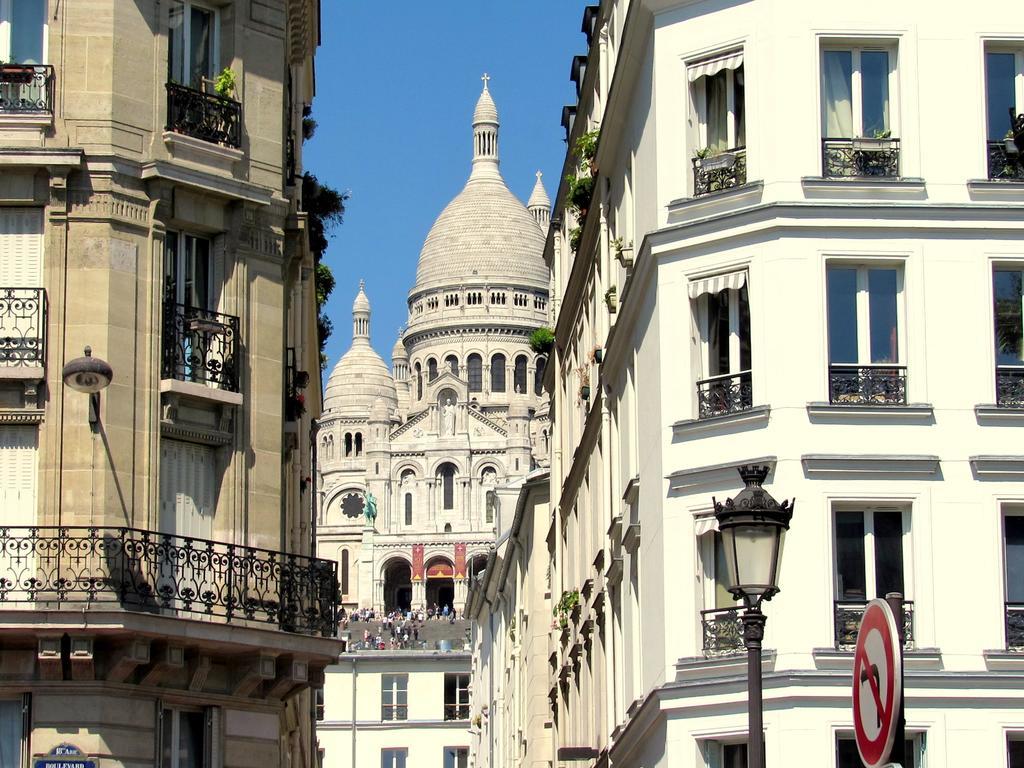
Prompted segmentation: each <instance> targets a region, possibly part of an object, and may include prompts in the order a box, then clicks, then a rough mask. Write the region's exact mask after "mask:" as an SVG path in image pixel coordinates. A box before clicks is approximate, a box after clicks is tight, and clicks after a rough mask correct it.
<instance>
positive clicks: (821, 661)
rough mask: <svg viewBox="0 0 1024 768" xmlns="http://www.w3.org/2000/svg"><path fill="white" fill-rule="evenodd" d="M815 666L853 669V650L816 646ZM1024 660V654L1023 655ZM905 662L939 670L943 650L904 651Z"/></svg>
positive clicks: (915, 667) (919, 649)
mask: <svg viewBox="0 0 1024 768" xmlns="http://www.w3.org/2000/svg"><path fill="white" fill-rule="evenodd" d="M811 656H812V657H813V658H814V666H815V668H817V669H845V670H852V669H853V650H852V649H851V650H848V651H843V650H836V649H835V648H815V649H814V650H813V651H811ZM1021 661H1022V662H1024V654H1022V655H1021ZM903 663H904V666H905V668H906V669H921V670H938V669H942V652H941V651H940V650H939V649H938V648H914V649H911V650H905V651H903Z"/></svg>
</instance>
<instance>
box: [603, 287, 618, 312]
mask: <svg viewBox="0 0 1024 768" xmlns="http://www.w3.org/2000/svg"><path fill="white" fill-rule="evenodd" d="M604 303H605V306H607V307H608V311H609V312H611V313H612V314H613V315H614V314H615V312H616V310H617V309H618V308H619V289H618V288H617V287H616V286H614V285H611V286H609V287H608V290H607V291H605V292H604Z"/></svg>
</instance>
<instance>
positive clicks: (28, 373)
mask: <svg viewBox="0 0 1024 768" xmlns="http://www.w3.org/2000/svg"><path fill="white" fill-rule="evenodd" d="M45 378H46V369H45V368H43V366H41V365H4V366H0V379H2V380H7V381H12V380H13V381H43V380H44V379H45Z"/></svg>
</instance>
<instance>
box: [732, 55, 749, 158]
mask: <svg viewBox="0 0 1024 768" xmlns="http://www.w3.org/2000/svg"><path fill="white" fill-rule="evenodd" d="M744 98H745V93H744V90H743V67H742V65H741V66H740V68H739V69H737V70H736V71H735V72H733V117H734V119H735V120H736V146H737V147H742V146H745V145H746V143H747V105H746V104H745V103H744V101H743V99H744Z"/></svg>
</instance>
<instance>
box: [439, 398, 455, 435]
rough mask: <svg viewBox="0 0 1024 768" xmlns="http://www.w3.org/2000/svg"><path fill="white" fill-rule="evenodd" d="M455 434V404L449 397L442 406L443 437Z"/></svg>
mask: <svg viewBox="0 0 1024 768" xmlns="http://www.w3.org/2000/svg"><path fill="white" fill-rule="evenodd" d="M454 434H455V403H454V401H453V400H452V399H451V398H450V397H449V398H448V399H447V400H446V401H445V404H444V405H442V406H441V435H442V436H449V435H454Z"/></svg>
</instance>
